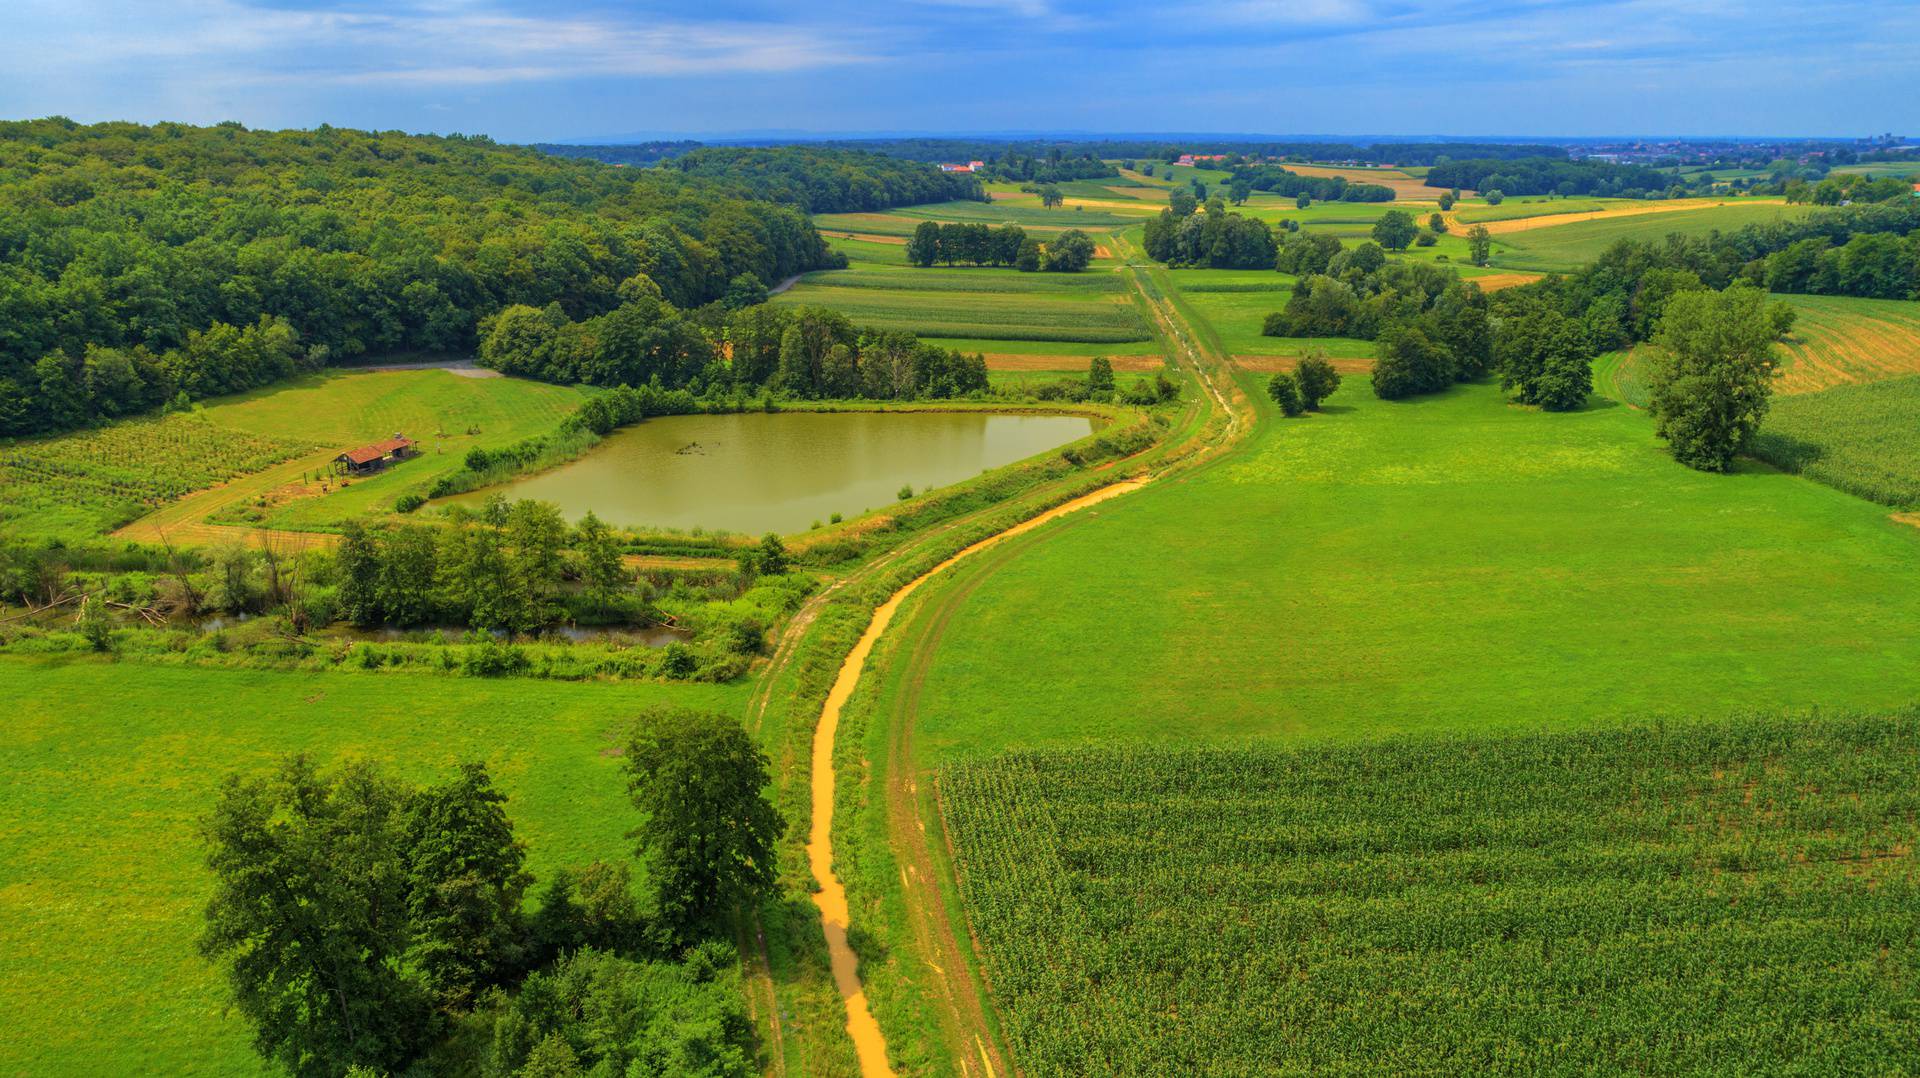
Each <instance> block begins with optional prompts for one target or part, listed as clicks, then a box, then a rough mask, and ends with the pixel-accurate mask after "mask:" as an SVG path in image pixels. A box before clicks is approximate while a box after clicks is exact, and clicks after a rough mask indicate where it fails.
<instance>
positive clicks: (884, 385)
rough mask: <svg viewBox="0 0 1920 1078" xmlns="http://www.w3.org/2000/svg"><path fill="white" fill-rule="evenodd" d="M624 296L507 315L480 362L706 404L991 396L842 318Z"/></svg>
mask: <svg viewBox="0 0 1920 1078" xmlns="http://www.w3.org/2000/svg"><path fill="white" fill-rule="evenodd" d="M936 227H939V226H936ZM1061 238H1062V239H1066V238H1067V237H1065V236H1063V237H1061ZM1059 243H1060V240H1056V241H1054V244H1055V245H1057V244H1059ZM1049 246H1053V245H1049ZM1091 246H1092V242H1091V241H1088V242H1087V244H1086V247H1087V249H1086V250H1085V251H1084V252H1083V256H1084V257H1086V258H1091V256H1092V251H1091ZM1073 250H1075V249H1074V248H1073V247H1072V246H1071V245H1069V246H1067V247H1066V248H1063V252H1071V251H1073ZM1063 257H1064V254H1063ZM1083 264H1084V263H1083ZM622 294H623V295H626V296H628V297H629V299H628V302H626V303H624V304H622V305H621V306H620V307H618V308H616V309H615V310H613V311H611V312H609V313H608V314H605V315H601V316H598V317H595V318H590V319H587V320H585V321H583V322H575V321H572V320H571V319H569V318H568V317H567V316H566V313H565V312H564V311H562V310H560V309H559V308H558V307H554V306H549V307H547V308H546V309H545V310H535V309H533V308H531V307H509V308H508V309H506V310H504V311H502V312H500V313H499V314H498V315H496V316H494V317H493V318H492V319H491V320H489V322H488V323H487V325H486V328H485V332H484V334H483V336H482V337H481V340H480V349H479V355H480V363H481V364H482V365H483V366H487V367H491V368H493V369H495V370H498V371H501V372H503V373H506V374H514V375H520V376H522V377H528V378H539V379H542V380H545V381H551V382H564V383H586V384H589V385H600V386H627V387H635V386H638V387H642V388H649V387H651V388H650V389H649V391H650V392H654V393H659V392H660V391H662V390H665V391H668V392H672V391H677V390H684V391H686V392H687V393H688V394H689V395H690V396H700V397H714V396H720V397H737V396H740V395H750V394H759V393H763V392H767V391H776V392H780V393H784V394H789V395H792V396H796V397H806V398H818V397H865V398H868V399H872V400H915V399H945V398H949V397H958V396H965V395H966V394H968V393H973V392H977V391H984V390H985V389H986V388H987V375H986V361H985V360H984V359H983V358H981V357H980V356H978V355H974V356H966V355H962V354H961V353H958V352H953V351H949V350H947V349H942V348H937V347H934V346H932V345H926V344H921V343H920V342H919V341H918V340H916V339H915V338H914V337H913V335H912V334H909V333H888V332H879V331H864V332H863V331H861V330H858V329H856V328H855V327H854V325H853V323H852V322H850V321H849V320H848V319H847V317H846V316H845V315H842V314H840V313H838V312H836V311H832V310H827V309H824V308H813V307H783V306H774V305H770V304H757V305H751V306H746V307H742V308H740V309H738V310H735V311H733V312H731V313H730V314H726V315H724V316H722V317H720V318H719V319H710V320H707V321H704V322H703V321H698V320H696V319H695V318H694V317H691V316H689V315H686V314H683V313H681V312H679V311H677V310H675V309H674V307H673V306H672V304H669V303H667V302H665V301H664V300H663V299H661V298H660V297H659V296H658V295H657V293H656V290H654V289H651V288H649V287H647V284H646V281H645V278H639V279H637V280H636V281H630V282H628V283H627V284H626V285H623V286H622ZM716 338H717V340H716ZM593 407H594V405H593V403H592V402H590V403H589V405H588V407H587V409H586V410H583V418H584V419H591V418H593V416H592V409H593ZM600 407H601V408H603V409H605V408H612V407H614V402H613V401H608V402H607V403H606V404H603V405H600ZM661 414H664V413H661ZM609 421H611V420H609ZM630 421H631V420H622V421H612V425H613V426H624V425H625V423H626V422H630ZM598 425H605V423H599V424H598ZM601 433H604V431H602V432H601Z"/></svg>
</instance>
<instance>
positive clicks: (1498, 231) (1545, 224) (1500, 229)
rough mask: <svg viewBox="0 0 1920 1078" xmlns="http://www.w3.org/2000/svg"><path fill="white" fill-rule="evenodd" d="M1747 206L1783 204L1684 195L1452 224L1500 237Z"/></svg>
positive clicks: (1749, 199)
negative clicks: (1583, 223) (1610, 220)
mask: <svg viewBox="0 0 1920 1078" xmlns="http://www.w3.org/2000/svg"><path fill="white" fill-rule="evenodd" d="M1736 203H1737V204H1739V205H1742V206H1749V205H1780V206H1784V205H1786V203H1785V202H1782V201H1779V200H1769V199H1757V198H1742V199H1725V198H1714V199H1709V198H1683V199H1678V200H1676V201H1672V202H1645V203H1641V202H1629V203H1623V204H1621V205H1618V206H1608V207H1607V208H1606V209H1604V210H1585V211H1583V212H1580V213H1549V214H1543V215H1541V216H1539V217H1516V218H1513V219H1512V220H1510V221H1478V222H1475V221H1460V220H1458V219H1457V218H1456V220H1455V222H1454V224H1453V227H1454V228H1455V229H1457V230H1459V231H1461V232H1465V231H1466V230H1467V229H1470V228H1472V227H1473V226H1474V225H1475V224H1481V225H1485V226H1486V229H1487V232H1488V234H1490V235H1494V236H1503V235H1506V234H1508V233H1511V232H1531V231H1533V230H1534V229H1536V228H1552V227H1554V226H1555V225H1571V224H1576V223H1578V222H1580V221H1599V220H1602V219H1604V218H1609V217H1641V216H1644V215H1647V214H1653V213H1680V212H1682V211H1684V210H1710V209H1714V208H1715V207H1718V206H1730V205H1734V204H1736Z"/></svg>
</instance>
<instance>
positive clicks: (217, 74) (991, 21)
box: [0, 0, 1920, 141]
mask: <svg viewBox="0 0 1920 1078" xmlns="http://www.w3.org/2000/svg"><path fill="white" fill-rule="evenodd" d="M4 6H5V8H6V9H7V10H6V12H5V14H4V15H3V16H0V23H3V24H4V25H3V26H0V115H4V116H6V117H10V118H19V117H27V116H44V115H50V114H55V113H59V114H64V115H68V116H72V117H74V118H76V119H81V120H100V119H132V120H142V121H153V120H160V119H176V120H186V121H191V122H201V123H205V122H213V121H217V120H222V119H236V120H240V121H241V122H243V123H246V124H248V125H250V126H257V127H309V126H313V125H316V124H319V123H322V122H330V123H334V124H337V125H346V126H355V127H373V128H383V129H384V128H400V129H404V130H409V131H466V132H485V133H487V134H491V135H493V136H495V137H497V138H501V139H508V140H514V141H532V140H538V139H548V138H571V137H584V136H596V135H611V134H624V133H630V132H647V133H660V134H665V133H693V134H710V133H716V132H729V131H743V130H775V129H778V130H805V131H816V132H819V131H834V132H847V131H883V130H884V131H927V132H931V131H945V132H980V131H1013V130H1026V131H1035V130H1077V131H1129V132H1143V131H1247V132H1262V133H1274V134H1294V133H1332V134H1454V135H1466V134H1505V135H1524V134H1539V135H1547V134H1564V135H1604V134H1622V133H1663V134H1664V133H1678V134H1834V135H1842V134H1845V135H1853V134H1870V133H1878V132H1883V131H1893V132H1896V133H1901V134H1911V135H1920V122H1914V121H1916V120H1917V119H1920V55H1916V44H1920V4H1916V3H1915V2H1914V0H1828V2H1824V3H1822V2H1808V0H1793V2H1787V0H1754V2H1736V0H1658V2H1656V0H1505V2H1494V0H1153V2H1140V0H1107V2H1095V0H893V2H890V3H853V2H849V0H787V2H772V0H708V2H702V3H611V2H603V3H582V2H569V0H551V2H547V3H539V2H533V0H395V2H389V3H372V2H367V0H5V4H4Z"/></svg>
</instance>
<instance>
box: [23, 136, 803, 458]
mask: <svg viewBox="0 0 1920 1078" xmlns="http://www.w3.org/2000/svg"><path fill="white" fill-rule="evenodd" d="M833 261H834V259H833V256H832V254H831V253H830V252H829V251H828V249H827V247H826V244H825V242H824V241H823V240H822V239H821V238H820V235H819V233H818V232H816V231H815V229H814V227H813V225H812V223H811V222H810V221H809V220H808V219H807V217H806V216H805V214H804V213H803V212H802V211H801V209H799V208H797V207H793V206H784V205H776V204H774V203H772V202H769V201H763V200H754V199H749V198H745V197H742V194H741V189H740V187H739V185H737V184H729V183H718V182H714V181H711V180H706V179H702V178H700V177H698V176H692V175H687V174H685V173H683V172H680V171H678V170H670V169H646V170H634V169H617V168H612V167H609V166H606V165H601V164H598V163H595V162H588V161H570V160H565V159H562V158H557V157H551V156H548V155H545V154H542V153H539V152H538V151H536V150H533V149H530V148H523V147H506V146H500V145H496V144H495V143H493V142H492V141H491V140H489V139H486V138H484V137H463V136H458V135H454V136H446V137H436V136H423V135H404V134H400V133H397V132H365V131H352V130H346V129H342V128H334V127H328V126H322V127H319V128H316V129H314V130H311V131H249V130H247V129H246V128H244V127H242V126H240V125H239V124H233V123H227V124H221V125H218V126H214V127H193V126H188V125H185V124H175V123H162V124H156V125H153V126H144V125H140V124H131V123H107V124H95V125H90V126H83V125H81V124H77V123H75V122H73V121H71V120H67V119H64V118H59V117H55V118H51V119H44V120H32V121H19V122H5V123H0V437H5V436H11V435H19V434H31V433H39V432H45V431H52V430H59V429H63V428H66V427H72V426H76V425H80V424H83V423H87V422H91V421H94V420H96V419H101V418H111V417H113V416H116V415H124V414H128V413H131V412H137V411H141V410H144V409H148V408H152V407H155V406H159V405H162V404H165V403H170V402H177V401H179V400H180V399H182V397H183V395H184V398H185V399H193V398H197V397H200V396H204V395H208V394H211V393H218V392H232V391H235V390H241V389H247V388H252V387H254V386H258V385H264V384H266V383H268V382H271V381H273V380H275V379H277V378H280V377H284V376H285V375H286V374H288V373H290V372H291V371H293V370H295V369H298V368H300V367H302V366H308V367H311V366H318V365H322V364H325V363H330V362H338V361H341V360H350V359H352V358H355V357H358V356H364V355H379V354H387V353H395V352H415V351H417V352H429V353H439V352H470V351H472V350H473V349H474V348H475V347H476V345H477V344H478V332H479V326H480V324H481V323H482V322H483V321H484V320H486V319H488V318H490V317H491V316H492V315H494V314H495V313H496V312H499V311H501V310H504V309H506V308H508V307H512V306H515V305H526V306H532V307H535V308H543V309H544V308H546V307H548V306H549V305H553V306H557V307H558V308H559V310H561V311H563V312H564V313H565V314H566V315H567V316H568V317H570V318H573V319H581V320H585V319H591V318H596V317H598V316H601V315H604V314H608V313H610V312H612V311H614V310H615V309H616V308H618V307H619V306H621V304H622V297H621V296H620V294H619V288H620V286H621V285H622V284H623V283H625V282H628V281H631V280H632V279H634V278H636V277H644V278H646V279H647V280H649V281H651V282H652V284H653V285H654V286H655V287H657V288H658V289H659V291H660V294H661V295H662V297H664V298H665V299H666V300H667V301H669V302H670V303H672V304H674V305H675V306H677V307H683V308H696V307H701V306H703V305H706V304H709V303H713V302H715V301H718V300H721V299H722V298H723V297H725V296H727V295H728V294H729V290H730V289H733V290H735V291H736V293H737V290H738V285H739V282H740V279H741V278H742V277H743V276H744V277H746V278H748V279H749V280H757V281H759V282H762V283H763V284H766V285H771V284H773V283H775V282H777V281H779V280H781V279H783V278H786V277H789V276H792V275H793V274H796V273H801V272H804V271H806V270H810V269H815V268H819V267H822V266H826V265H829V264H832V262H833Z"/></svg>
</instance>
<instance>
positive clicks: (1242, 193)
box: [1227, 180, 1253, 206]
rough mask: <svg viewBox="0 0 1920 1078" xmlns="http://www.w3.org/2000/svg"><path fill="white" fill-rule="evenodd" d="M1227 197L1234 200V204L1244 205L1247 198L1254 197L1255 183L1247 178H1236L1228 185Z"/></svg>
mask: <svg viewBox="0 0 1920 1078" xmlns="http://www.w3.org/2000/svg"><path fill="white" fill-rule="evenodd" d="M1227 197H1229V198H1231V199H1232V200H1233V204H1234V205H1236V206H1244V205H1246V204H1247V199H1249V198H1252V197H1253V185H1252V184H1250V183H1248V182H1247V181H1245V180H1235V181H1233V183H1232V184H1231V185H1229V186H1228V187H1227Z"/></svg>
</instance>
